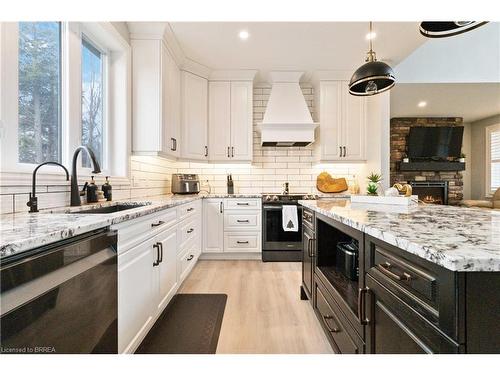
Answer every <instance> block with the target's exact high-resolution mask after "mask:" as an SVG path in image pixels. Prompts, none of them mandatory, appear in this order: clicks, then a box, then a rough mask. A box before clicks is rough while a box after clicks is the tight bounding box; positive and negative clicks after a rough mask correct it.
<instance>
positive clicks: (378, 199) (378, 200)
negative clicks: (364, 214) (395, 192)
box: [351, 195, 418, 206]
mask: <svg viewBox="0 0 500 375" xmlns="http://www.w3.org/2000/svg"><path fill="white" fill-rule="evenodd" d="M351 202H352V203H365V204H389V205H398V206H414V205H417V204H418V195H412V196H411V197H405V196H398V197H386V196H380V195H351Z"/></svg>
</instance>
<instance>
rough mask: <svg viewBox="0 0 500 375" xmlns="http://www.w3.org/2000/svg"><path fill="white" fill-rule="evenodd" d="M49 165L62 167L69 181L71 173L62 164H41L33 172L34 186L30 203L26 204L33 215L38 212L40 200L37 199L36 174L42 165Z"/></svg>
mask: <svg viewBox="0 0 500 375" xmlns="http://www.w3.org/2000/svg"><path fill="white" fill-rule="evenodd" d="M47 164H52V165H58V166H60V167H61V168H62V169H64V172H66V181H68V180H69V173H68V170H67V169H66V167H65V166H64V165H62V164H59V163H57V162H55V161H46V162H45V163H42V164H39V165H38V166H37V167H36V168H35V170H34V171H33V180H32V182H31V184H32V186H31V193H30V200H29V201H28V203H26V205H27V206H28V207H29V208H30V212H31V213H33V212H38V198H37V197H36V172H37V171H38V169H39V168H40V167H41V166H42V165H47Z"/></svg>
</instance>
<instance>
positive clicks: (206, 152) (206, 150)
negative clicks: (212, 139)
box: [205, 146, 208, 157]
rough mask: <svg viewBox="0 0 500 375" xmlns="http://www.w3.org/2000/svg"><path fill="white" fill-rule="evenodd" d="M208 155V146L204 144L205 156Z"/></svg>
mask: <svg viewBox="0 0 500 375" xmlns="http://www.w3.org/2000/svg"><path fill="white" fill-rule="evenodd" d="M207 156H208V146H205V157H207Z"/></svg>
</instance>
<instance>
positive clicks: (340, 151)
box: [339, 146, 342, 157]
mask: <svg viewBox="0 0 500 375" xmlns="http://www.w3.org/2000/svg"><path fill="white" fill-rule="evenodd" d="M339 157H342V146H339Z"/></svg>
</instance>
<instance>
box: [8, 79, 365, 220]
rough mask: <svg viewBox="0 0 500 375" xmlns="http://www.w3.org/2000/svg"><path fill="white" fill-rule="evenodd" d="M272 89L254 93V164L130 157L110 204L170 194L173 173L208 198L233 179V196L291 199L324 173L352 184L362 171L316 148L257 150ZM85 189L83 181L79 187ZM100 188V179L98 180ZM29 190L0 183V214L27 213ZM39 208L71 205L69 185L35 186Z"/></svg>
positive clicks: (307, 92) (310, 189) (309, 98)
mask: <svg viewBox="0 0 500 375" xmlns="http://www.w3.org/2000/svg"><path fill="white" fill-rule="evenodd" d="M302 92H303V94H304V98H305V99H306V102H307V104H308V106H309V110H310V111H311V114H312V115H313V118H315V116H314V103H313V97H314V95H313V88H312V87H310V86H303V87H302ZM270 93H271V86H270V85H260V86H256V87H255V88H254V97H253V99H254V113H253V115H254V124H253V126H254V142H253V144H254V150H253V151H254V155H253V162H252V163H244V164H229V163H204V162H199V163H196V162H186V161H170V160H165V159H162V158H158V157H146V156H132V157H131V163H130V169H131V176H130V184H127V185H124V184H120V183H117V182H113V180H111V184H112V186H113V199H114V200H119V199H143V198H145V197H151V196H155V195H162V194H168V193H170V179H171V174H172V173H197V174H199V175H200V178H201V180H202V190H204V191H211V192H212V193H225V192H226V175H227V174H228V173H231V174H232V176H233V180H234V190H235V193H263V192H270V193H279V192H281V191H282V187H283V184H284V183H285V182H286V181H288V182H290V192H292V193H299V192H300V193H316V192H317V190H316V176H317V175H318V174H319V173H321V172H322V171H325V170H326V171H328V172H329V173H330V174H332V175H333V176H334V177H346V178H347V179H348V180H352V178H353V176H355V175H359V174H360V173H361V170H362V169H363V168H364V166H363V165H362V164H360V165H355V164H352V165H351V164H350V165H348V166H346V165H343V164H333V163H327V164H325V163H323V164H318V163H317V162H316V158H315V156H314V155H315V154H316V153H315V149H314V147H317V146H316V145H315V144H313V145H309V146H307V147H287V148H279V147H278V148H276V147H264V148H263V147H261V145H260V134H259V132H258V131H257V122H261V121H262V118H263V115H264V112H265V109H266V105H267V101H268V100H269V95H270ZM80 182H81V183H82V184H83V182H84V181H83V179H81V181H80ZM96 182H97V184H98V185H101V184H102V183H103V182H104V180H103V177H100V176H99V177H97V179H96ZM30 189H31V186H29V185H28V184H23V185H5V184H3V183H2V181H0V210H1V213H11V212H27V211H28V207H27V206H26V202H27V201H28V194H29V191H30ZM37 196H38V197H39V207H40V208H54V207H60V206H65V205H68V204H69V196H70V194H69V183H66V182H64V183H61V184H60V185H57V184H55V183H53V182H52V183H51V184H50V185H39V186H37Z"/></svg>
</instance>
